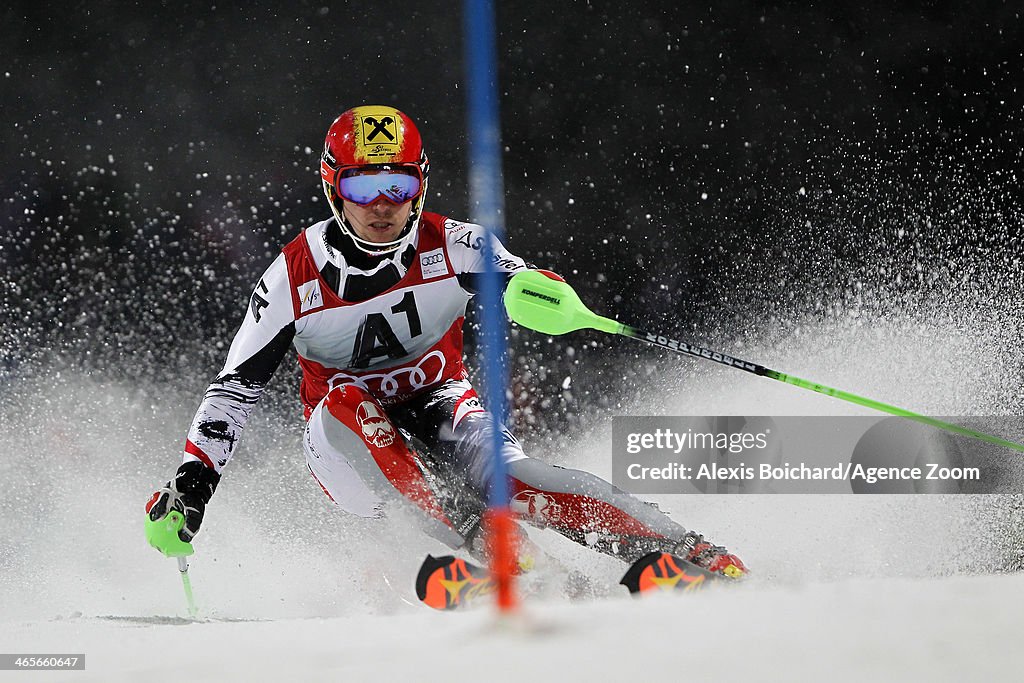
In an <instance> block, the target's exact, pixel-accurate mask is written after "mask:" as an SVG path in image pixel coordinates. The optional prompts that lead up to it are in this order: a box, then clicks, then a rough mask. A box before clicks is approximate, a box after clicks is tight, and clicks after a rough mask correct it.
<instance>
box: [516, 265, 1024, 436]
mask: <svg viewBox="0 0 1024 683" xmlns="http://www.w3.org/2000/svg"><path fill="white" fill-rule="evenodd" d="M505 310H506V311H508V315H509V317H510V318H512V320H514V321H515V322H517V323H519V324H520V325H522V326H523V327H528V328H530V329H532V330H536V331H538V332H542V333H544V334H553V335H558V334H565V333H566V332H572V331H574V330H580V329H584V328H590V329H595V330H600V331H602V332H608V333H609V334H619V335H622V336H624V337H629V338H630V339H638V340H640V341H644V342H647V343H649V344H653V345H655V346H660V347H661V348H664V349H668V350H669V351H675V352H676V353H681V354H685V355H688V356H694V357H696V358H705V359H707V360H710V361H713V362H715V363H720V364H722V365H728V366H730V367H734V368H737V369H739V370H743V371H745V372H749V373H752V374H755V375H761V376H762V377H768V378H770V379H774V380H778V381H779V382H785V383H786V384H792V385H793V386H795V387H800V388H801V389H808V390H810V391H816V392H818V393H819V394H824V395H826V396H831V397H833V398H838V399H840V400H843V401H847V402H849V403H855V404H857V405H861V406H864V407H866V408H872V409H874V410H878V411H881V412H883V413H889V414H890V415H898V416H900V417H905V418H907V419H910V420H914V421H916V422H921V423H923V424H926V425H931V426H932V427H937V428H939V429H944V430H946V431H949V432H953V433H955V434H962V435H963V436H969V437H971V438H974V439H979V440H981V441H985V442H987V443H991V444H996V445H997V446H1005V447H1006V448H1011V449H1013V450H1015V451H1021V452H1024V445H1022V444H1019V443H1016V442H1014V441H1007V440H1006V439H1001V438H999V437H998V436H992V435H991V434H985V433H984V432H978V431H975V430H973V429H967V428H966V427H961V426H960V425H955V424H951V423H949V422H943V421H942V420H937V419H935V418H934V417H928V416H926V415H921V414H919V413H914V412H911V411H909V410H906V409H904V408H900V407H898V406H893V405H889V404H888V403H882V402H881V401H875V400H874V399H870V398H865V397H863V396H858V395H856V394H851V393H849V392H847V391H841V390H839V389H835V388H833V387H829V386H825V385H824V384H819V383H817V382H811V381H809V380H806V379H801V378H799V377H795V376H793V375H787V374H785V373H783V372H779V371H777V370H771V369H769V368H766V367H764V366H763V365H758V364H757V363H751V362H749V361H745V360H741V359H739V358H735V357H733V356H730V355H728V354H725V353H720V352H718V351H712V350H711V349H705V348H703V347H700V346H696V345H694V344H688V343H687V342H684V341H679V340H678V339H672V338H670V337H666V336H664V335H660V334H652V333H650V332H645V331H643V330H639V329H637V328H635V327H630V326H628V325H623V324H622V323H619V322H616V321H615V320H612V319H611V318H604V317H602V316H599V315H597V314H595V313H594V312H592V311H591V310H590V309H589V308H587V307H586V305H585V304H584V303H583V302H582V301H580V298H579V296H578V295H577V294H576V292H575V290H573V288H572V287H571V286H569V284H567V283H566V282H564V281H562V280H560V279H555V278H553V277H551V276H549V275H546V274H545V273H543V272H541V271H536V270H529V271H523V272H520V273H517V274H516V275H514V276H513V277H512V279H511V280H510V281H509V284H508V287H507V288H506V289H505Z"/></svg>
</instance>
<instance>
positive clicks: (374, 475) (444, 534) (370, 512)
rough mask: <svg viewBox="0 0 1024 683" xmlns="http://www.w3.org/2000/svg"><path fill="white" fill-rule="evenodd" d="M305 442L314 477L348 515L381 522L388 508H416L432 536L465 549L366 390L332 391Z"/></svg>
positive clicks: (313, 419)
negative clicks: (385, 508)
mask: <svg viewBox="0 0 1024 683" xmlns="http://www.w3.org/2000/svg"><path fill="white" fill-rule="evenodd" d="M303 441H304V448H305V452H306V464H307V466H308V467H309V471H310V473H311V474H312V475H313V477H314V478H315V479H316V480H317V483H319V484H320V487H321V488H322V489H323V490H324V493H326V494H327V495H328V496H329V497H330V498H331V500H332V501H334V503H335V504H336V505H337V506H338V507H339V508H341V509H342V510H345V511H346V512H349V513H352V514H355V515H359V516H361V517H379V516H381V515H382V511H383V509H384V507H385V505H387V504H395V503H401V504H405V503H411V507H412V508H413V509H415V510H417V511H419V512H421V513H423V514H422V520H423V523H424V530H425V531H426V532H427V533H429V534H430V535H431V536H434V537H435V538H437V539H438V540H440V541H442V542H444V543H446V544H448V545H449V546H451V547H459V546H460V545H462V543H463V541H464V538H463V536H462V535H460V534H459V533H458V532H456V531H455V530H454V528H453V527H454V526H455V525H454V524H453V522H452V521H451V520H450V519H449V517H448V516H447V515H446V514H445V511H444V510H443V508H442V505H441V503H440V500H439V499H438V497H437V495H436V494H435V493H434V490H433V487H432V486H431V483H430V482H429V481H428V480H427V478H426V475H425V474H424V471H423V469H421V467H420V466H419V465H418V463H417V456H416V454H415V453H413V452H412V451H410V450H409V448H408V446H407V444H406V442H405V439H404V438H403V436H402V435H401V434H400V433H399V432H398V430H397V429H396V428H395V426H394V425H393V424H392V422H391V421H390V420H389V418H388V416H387V415H386V414H385V412H384V411H383V409H381V407H380V405H379V404H378V402H377V401H376V400H375V399H374V398H373V397H372V396H371V395H370V394H368V393H367V392H365V391H364V390H362V389H361V388H360V387H357V386H354V385H347V386H344V387H338V388H335V389H334V390H332V391H331V392H330V393H329V394H328V395H327V397H325V398H324V400H322V401H321V402H320V404H319V405H318V406H317V407H316V408H315V409H314V410H313V413H312V414H311V415H310V418H309V422H308V423H307V425H306V432H305V438H304V440H303Z"/></svg>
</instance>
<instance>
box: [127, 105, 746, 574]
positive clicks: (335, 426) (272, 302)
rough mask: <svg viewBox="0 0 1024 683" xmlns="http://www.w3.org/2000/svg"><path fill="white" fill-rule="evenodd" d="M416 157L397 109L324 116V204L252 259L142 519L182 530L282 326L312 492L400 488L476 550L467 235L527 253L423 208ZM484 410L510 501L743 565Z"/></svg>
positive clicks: (193, 527)
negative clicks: (254, 275) (547, 455)
mask: <svg viewBox="0 0 1024 683" xmlns="http://www.w3.org/2000/svg"><path fill="white" fill-rule="evenodd" d="M428 171H429V164H428V161H427V154H426V152H425V149H424V146H423V143H422V141H421V138H420V133H419V131H418V130H417V128H416V126H415V125H414V124H413V122H412V120H411V119H409V117H408V116H406V115H405V114H403V113H402V112H400V111H398V110H396V109H393V108H391V107H386V106H361V107H356V108H354V109H350V110H348V111H346V112H345V113H343V114H342V115H341V116H339V117H338V118H337V119H336V120H335V121H334V123H333V124H332V125H331V127H330V129H329V130H328V132H327V139H326V143H325V145H324V152H323V156H322V159H321V164H320V176H321V180H322V185H323V191H324V194H325V195H326V196H327V202H328V204H329V206H330V207H331V209H332V212H333V214H334V215H333V216H332V217H331V218H329V219H327V220H324V221H321V222H319V223H316V224H314V225H312V226H310V227H308V228H305V229H304V230H303V231H302V232H301V233H300V234H299V235H298V236H297V237H296V238H295V239H294V240H292V241H291V242H290V243H289V244H287V245H285V246H284V248H283V249H282V252H281V254H280V255H278V256H277V258H276V259H275V260H274V261H273V263H271V264H270V267H269V268H267V270H266V272H265V273H264V274H263V276H262V277H260V279H259V281H258V282H257V284H256V287H255V289H254V291H253V294H252V297H251V298H250V300H249V305H248V310H247V311H246V313H245V317H244V319H243V321H242V325H241V327H240V328H239V330H238V332H237V333H236V335H235V338H234V340H233V341H232V343H231V347H230V350H229V351H228V356H227V361H226V363H225V364H224V368H223V370H221V372H220V374H218V375H217V377H216V378H215V379H214V380H213V382H212V383H211V384H210V387H209V389H207V391H206V394H205V396H204V398H203V401H202V403H201V404H200V406H199V409H198V411H197V412H196V415H195V418H194V420H193V421H192V424H191V427H190V428H189V431H188V438H187V439H186V441H185V452H184V458H183V462H182V464H181V466H180V467H179V468H178V470H177V473H176V474H175V476H174V478H173V479H172V480H171V481H170V482H168V483H167V485H166V486H164V487H163V488H161V489H160V490H158V491H157V492H156V493H154V494H153V496H152V498H151V499H150V500H149V502H148V504H147V506H146V511H147V513H148V514H149V517H150V519H151V520H153V521H158V520H160V519H162V518H163V517H164V516H165V515H167V513H168V512H169V511H170V510H178V511H179V512H181V513H183V515H184V518H185V524H184V527H183V528H182V529H181V531H180V532H179V537H180V538H181V540H183V541H186V542H188V541H191V540H192V538H193V537H194V536H195V534H196V533H197V532H198V531H199V527H200V525H201V524H202V521H203V515H204V512H205V510H206V506H207V504H208V503H209V502H210V498H211V497H212V496H213V493H214V491H215V490H216V488H217V485H218V483H219V481H220V478H221V472H222V470H223V468H224V467H225V466H226V465H227V463H228V461H229V460H230V459H231V455H232V452H233V450H234V448H235V446H236V445H237V443H238V439H239V436H240V435H241V432H242V429H243V428H244V426H245V423H246V420H247V419H248V417H249V414H250V412H251V410H252V408H253V406H255V405H256V402H257V401H258V400H259V398H260V395H261V393H262V392H263V388H264V387H265V386H266V384H267V382H268V381H269V380H270V378H271V375H273V373H274V371H275V370H276V369H277V367H278V365H280V363H281V361H282V360H283V358H284V356H285V353H286V351H287V350H288V347H289V345H292V344H294V346H295V348H296V351H297V352H298V360H299V364H300V365H301V368H302V383H301V387H300V396H301V400H302V403H303V405H304V408H305V417H306V429H305V435H304V439H303V443H304V450H305V454H306V464H307V466H308V468H309V471H310V473H311V474H312V475H313V478H314V479H315V480H316V481H317V483H318V484H319V485H320V487H321V488H322V489H323V491H324V493H325V494H327V496H328V497H329V498H330V499H331V500H332V501H333V502H334V504H335V505H337V506H338V507H339V508H341V509H342V510H345V511H346V512H349V513H351V514H355V515H359V516H361V517H379V516H381V515H383V514H384V511H385V507H386V506H387V505H389V504H390V505H394V504H407V505H411V506H412V507H413V508H414V509H416V510H418V511H419V513H421V514H419V515H418V517H419V518H421V519H422V521H423V524H424V527H425V530H426V531H427V532H428V533H430V534H431V535H433V536H435V537H436V538H438V539H440V540H441V541H443V542H445V543H446V544H448V545H449V546H451V547H453V548H460V547H465V548H466V549H467V550H469V551H470V552H471V553H473V554H474V555H476V556H478V557H479V556H480V555H481V554H482V552H483V548H484V544H483V542H482V538H481V533H480V530H481V517H482V515H483V512H484V510H485V504H484V502H483V501H484V500H485V492H486V489H487V486H488V481H489V478H490V476H491V466H490V459H489V457H488V453H487V448H486V446H487V444H488V442H489V434H490V430H491V429H493V428H494V421H493V418H492V416H491V415H490V413H488V412H486V411H485V410H484V408H483V407H482V406H481V403H480V400H479V398H478V397H477V394H476V392H475V391H474V389H473V385H472V384H471V383H470V381H469V378H468V376H467V373H466V370H465V368H464V366H463V362H462V324H463V318H464V316H465V311H466V306H467V303H468V302H469V300H470V299H471V298H472V296H473V293H474V292H475V291H476V288H477V286H478V284H479V282H478V276H479V275H480V273H482V272H483V271H484V267H485V265H484V257H483V244H484V240H488V241H489V242H490V245H491V249H492V253H493V260H494V265H495V266H496V268H497V269H498V270H499V271H500V272H502V273H504V274H505V276H506V281H507V279H508V278H510V277H511V276H512V274H514V273H515V272H516V271H520V270H523V269H526V268H527V267H528V266H527V265H526V263H524V261H523V260H522V259H521V258H519V257H518V256H514V255H513V254H511V253H509V252H508V251H507V250H506V249H505V248H504V247H503V246H502V245H501V243H500V242H498V241H497V240H496V239H495V238H494V237H493V236H491V235H490V234H489V233H488V231H487V230H486V229H485V228H483V227H481V226H479V225H474V224H470V223H464V222H460V221H457V220H452V219H450V218H446V217H444V216H441V215H438V214H435V213H428V212H425V211H424V203H425V200H426V197H427V177H428ZM542 272H546V271H542ZM548 275H549V276H550V277H555V278H558V276H557V275H554V274H553V273H548ZM559 279H560V278H559ZM498 428H499V429H501V433H502V435H503V448H502V452H501V454H500V455H501V457H502V458H503V459H504V460H505V462H506V463H507V465H508V473H509V484H510V490H511V495H512V500H511V508H512V511H513V513H515V514H516V516H517V518H519V519H521V520H523V521H525V522H527V523H530V524H533V525H535V526H539V527H548V528H551V529H553V530H555V531H557V532H559V533H561V534H563V535H565V536H566V537H568V538H570V539H572V540H574V541H577V542H579V543H581V544H584V545H587V546H589V547H592V548H594V549H596V550H598V551H601V552H604V553H608V554H610V555H613V556H616V557H618V558H620V559H622V560H623V561H626V562H632V561H634V560H636V559H637V558H639V557H641V556H643V555H645V554H647V553H650V552H654V551H661V552H668V553H672V554H674V555H677V556H679V557H682V558H685V559H689V560H690V561H692V562H693V563H695V564H697V565H699V566H701V567H704V568H706V569H708V570H710V571H713V572H718V573H722V574H726V575H728V576H739V575H740V574H742V573H744V572H745V571H746V569H745V567H744V566H743V563H742V562H741V561H740V560H739V559H738V558H737V557H736V556H735V555H732V554H730V553H728V552H727V551H726V550H725V549H724V548H722V547H719V546H715V545H713V544H711V543H708V542H707V541H705V540H704V539H703V538H702V536H701V535H700V534H697V533H696V532H693V531H687V530H686V529H685V528H683V527H682V526H680V525H679V524H677V523H675V522H674V521H672V520H671V519H669V518H668V516H667V515H665V514H664V513H662V512H660V511H659V510H658V509H657V507H655V506H653V505H651V504H648V503H644V502H642V501H640V500H638V499H636V498H634V497H632V496H631V495H629V494H627V493H625V492H623V491H621V490H619V489H617V488H615V487H613V486H612V485H611V484H609V483H608V482H606V481H604V480H602V479H600V478H598V477H596V476H594V475H591V474H589V473H586V472H582V471H577V470H570V469H564V468H561V467H557V466H552V465H549V464H546V463H544V462H542V461H540V460H537V459H534V458H530V457H527V456H526V455H525V454H524V453H523V449H522V447H521V446H520V444H519V442H518V441H517V440H516V438H515V437H514V436H513V435H512V433H511V432H510V431H509V430H508V429H507V428H505V427H504V426H502V425H498Z"/></svg>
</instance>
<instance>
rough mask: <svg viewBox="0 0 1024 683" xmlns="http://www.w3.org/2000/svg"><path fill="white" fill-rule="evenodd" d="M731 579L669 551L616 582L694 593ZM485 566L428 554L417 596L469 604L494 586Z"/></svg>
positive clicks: (634, 589)
mask: <svg viewBox="0 0 1024 683" xmlns="http://www.w3.org/2000/svg"><path fill="white" fill-rule="evenodd" d="M722 580H726V581H733V580H735V579H729V578H728V577H724V576H722V575H721V574H716V573H714V572H711V571H708V570H707V569H703V568H701V567H698V566H697V565H695V564H693V563H692V562H689V561H687V560H684V559H682V558H680V557H676V556H675V555H670V554H669V553H661V552H654V553H649V554H647V555H644V556H643V557H641V558H640V559H639V560H637V561H636V562H634V563H633V564H632V565H631V566H630V567H629V569H627V570H626V573H625V574H624V575H623V576H622V580H621V581H619V583H620V584H621V585H623V586H625V587H626V588H627V589H628V590H629V592H630V593H632V594H634V595H640V594H646V593H655V592H661V591H683V592H695V591H699V590H702V589H703V588H704V587H705V586H707V584H708V583H710V582H713V581H722ZM496 587H497V586H496V583H495V582H494V580H493V579H492V578H491V575H490V572H488V570H487V568H486V567H480V566H478V565H475V564H473V563H472V562H468V561H466V560H463V559H462V558H458V557H454V556H453V555H445V556H443V557H434V556H433V555H427V558H426V559H425V560H423V564H422V565H420V570H419V573H418V574H417V575H416V597H418V598H419V599H420V601H421V602H422V603H423V604H425V605H427V606H428V607H433V608H434V609H437V610H456V609H464V608H467V607H471V606H473V605H474V604H477V603H479V602H484V601H483V600H481V598H484V597H486V596H488V595H490V594H491V593H493V592H494V591H495V589H496Z"/></svg>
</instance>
